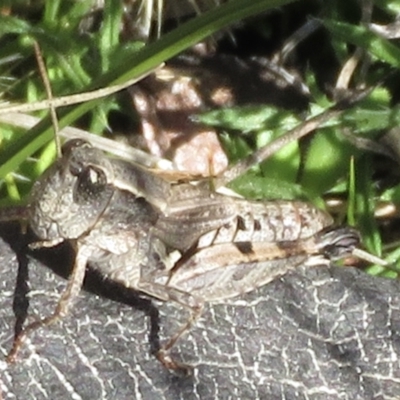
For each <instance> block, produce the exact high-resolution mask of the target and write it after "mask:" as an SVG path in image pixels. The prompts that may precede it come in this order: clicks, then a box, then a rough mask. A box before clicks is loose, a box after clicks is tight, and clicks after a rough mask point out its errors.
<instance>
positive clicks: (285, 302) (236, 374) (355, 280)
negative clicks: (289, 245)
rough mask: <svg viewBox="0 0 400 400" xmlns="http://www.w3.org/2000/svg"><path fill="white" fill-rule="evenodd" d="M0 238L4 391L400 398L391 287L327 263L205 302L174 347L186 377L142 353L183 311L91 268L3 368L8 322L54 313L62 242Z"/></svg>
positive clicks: (0, 376) (398, 311)
mask: <svg viewBox="0 0 400 400" xmlns="http://www.w3.org/2000/svg"><path fill="white" fill-rule="evenodd" d="M0 237H2V238H3V239H2V240H0V262H1V264H0V265H1V269H0V274H1V277H0V285H1V291H0V304H1V307H0V313H1V319H0V348H1V354H2V359H1V360H0V390H1V395H2V398H3V399H24V400H25V399H119V400H123V399H133V398H134V399H163V398H165V399H172V400H174V399H269V400H274V399H313V400H314V399H321V400H322V399H323V400H327V399H343V400H344V399H349V400H350V399H351V400H356V399H363V400H365V399H399V398H400V284H399V282H397V281H392V280H388V279H381V278H376V277H371V276H368V275H366V274H364V273H363V272H360V271H358V270H356V269H353V268H338V267H334V266H332V267H329V268H328V267H315V268H302V267H300V268H299V269H298V270H296V271H295V272H292V273H288V274H287V275H285V276H284V277H282V278H280V279H277V280H275V281H274V282H272V283H271V284H269V285H266V286H265V287H262V288H260V289H258V290H257V291H254V292H252V293H249V294H247V295H245V296H242V297H240V298H236V299H234V300H232V301H229V302H227V303H226V304H213V305H208V306H207V307H206V309H205V312H204V314H203V316H202V318H201V319H200V321H199V322H198V323H197V324H196V326H195V327H194V329H193V330H192V331H191V332H190V334H189V335H187V336H185V337H184V338H183V339H182V340H180V341H179V342H178V345H177V346H176V348H175V349H174V353H173V354H174V355H175V356H176V357H177V358H178V359H180V360H183V361H185V362H186V363H189V364H191V365H193V367H194V373H193V376H191V377H179V376H176V375H174V374H172V373H170V372H169V371H167V370H166V369H165V368H164V367H163V366H162V365H161V364H160V363H159V362H158V361H157V360H156V359H155V358H154V357H153V356H152V355H151V347H152V346H154V344H155V343H156V341H157V336H158V335H159V336H160V340H161V341H162V340H165V338H166V337H167V336H168V334H169V333H170V332H173V331H174V329H176V327H177V326H178V325H179V321H184V319H185V316H186V311H185V310H182V309H180V308H179V307H175V306H173V305H171V304H162V303H160V302H154V301H153V302H150V301H149V300H147V299H145V300H143V299H142V300H141V298H139V297H137V295H136V294H134V293H133V292H130V291H128V290H124V289H123V288H120V287H116V286H115V285H112V284H108V283H106V282H104V281H102V279H100V278H99V277H97V276H95V275H93V274H89V278H88V279H87V282H86V287H85V290H82V292H81V295H80V297H79V299H78V301H77V303H76V304H75V306H74V307H73V310H72V312H71V314H70V315H69V316H68V317H67V318H65V319H64V320H63V321H62V322H60V323H58V324H56V325H54V326H52V327H51V328H46V329H41V330H39V331H37V332H35V334H33V335H32V336H31V337H30V338H29V341H28V342H27V343H26V344H25V346H24V348H23V350H22V351H21V353H20V355H19V359H18V362H17V363H16V364H13V365H7V364H6V363H5V361H4V360H5V356H6V354H7V352H8V351H9V349H10V348H11V344H12V339H13V335H14V332H15V329H16V326H17V329H18V324H20V323H22V322H25V324H26V323H27V321H32V319H33V318H34V316H44V315H48V314H49V313H50V312H51V311H53V310H54V307H55V304H56V303H57V300H58V299H59V294H60V293H61V292H62V290H63V288H64V286H65V283H66V281H65V276H66V275H67V274H68V265H69V263H70V261H71V257H70V253H69V251H68V249H67V248H64V247H62V248H57V249H47V250H41V251H40V252H37V251H36V252H34V253H33V252H27V251H26V244H25V243H26V240H27V239H25V238H24V237H23V236H22V235H20V234H19V229H18V226H17V225H13V224H6V225H4V224H3V225H1V226H0ZM39 256H40V260H41V261H38V259H37V258H38V257H39ZM33 257H35V258H33ZM49 267H51V268H49ZM52 269H53V270H54V271H57V273H58V274H61V276H59V275H58V274H56V273H55V272H54V271H53V270H52ZM62 276H64V277H62ZM28 278H29V279H28ZM28 282H29V288H30V291H29V290H28ZM151 304H154V305H155V307H154V306H152V305H151ZM157 310H159V312H157ZM26 316H27V317H26ZM25 317H26V318H25ZM16 321H17V325H16ZM0 398H1V397H0Z"/></svg>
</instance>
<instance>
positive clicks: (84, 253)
mask: <svg viewBox="0 0 400 400" xmlns="http://www.w3.org/2000/svg"><path fill="white" fill-rule="evenodd" d="M35 247H38V246H35ZM42 247H49V245H47V244H46V246H42ZM74 247H76V257H75V262H74V266H73V269H72V272H71V275H70V277H69V280H68V284H67V286H66V288H65V290H64V292H63V293H62V295H61V298H60V300H59V302H58V304H57V307H56V309H55V310H54V312H53V314H51V315H49V316H47V317H44V318H42V319H40V320H38V321H34V322H32V323H30V324H29V325H28V326H26V327H25V328H24V329H23V330H22V331H21V332H19V333H18V334H17V335H16V336H15V338H14V342H13V346H12V348H11V350H10V352H9V353H8V355H7V362H8V363H13V362H15V360H16V358H17V356H18V353H19V351H20V349H21V347H22V346H23V345H24V343H25V341H26V339H27V338H28V336H29V335H31V334H32V333H33V332H34V331H36V330H38V329H40V328H43V327H46V326H49V325H52V324H54V323H56V322H58V321H59V320H60V319H61V318H64V317H65V316H66V315H67V314H68V313H69V311H70V309H71V306H72V305H73V303H74V301H75V299H76V298H77V296H78V294H79V291H80V289H81V287H82V283H83V279H84V277H85V270H86V264H87V260H88V256H89V254H90V253H91V250H90V249H89V247H88V246H85V245H79V244H77V243H75V246H74Z"/></svg>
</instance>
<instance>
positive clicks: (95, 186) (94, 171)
mask: <svg viewBox="0 0 400 400" xmlns="http://www.w3.org/2000/svg"><path fill="white" fill-rule="evenodd" d="M106 187H107V176H106V174H105V172H104V171H103V170H102V169H101V168H98V167H94V166H92V165H90V166H86V167H85V168H82V170H81V172H80V173H79V175H78V180H77V182H76V186H75V190H74V200H75V201H76V202H77V203H82V202H87V201H90V200H93V199H94V198H96V197H97V196H99V195H100V194H101V193H102V192H104V190H105V189H106Z"/></svg>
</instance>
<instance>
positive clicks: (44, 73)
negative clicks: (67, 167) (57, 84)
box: [33, 40, 61, 157]
mask: <svg viewBox="0 0 400 400" xmlns="http://www.w3.org/2000/svg"><path fill="white" fill-rule="evenodd" d="M33 47H34V49H35V56H36V61H37V63H38V66H39V71H40V76H41V77H42V80H43V84H44V87H45V89H46V94H47V98H48V100H49V108H50V115H51V121H52V123H53V129H54V140H55V143H56V150H57V156H58V157H60V156H61V145H60V140H59V137H58V132H59V130H60V129H59V125H58V119H57V113H56V107H55V106H54V103H53V100H54V98H53V91H52V90H51V85H50V80H49V75H48V74H47V69H46V65H45V63H44V60H43V55H42V51H41V50H40V46H39V43H38V42H37V41H36V40H35V41H34V42H33Z"/></svg>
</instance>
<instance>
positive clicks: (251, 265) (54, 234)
mask: <svg viewBox="0 0 400 400" xmlns="http://www.w3.org/2000/svg"><path fill="white" fill-rule="evenodd" d="M331 116H332V111H331V114H329V113H327V114H326V115H325V116H323V117H324V118H325V119H327V118H330V117H331ZM324 118H322V117H320V118H319V119H316V120H315V121H314V122H315V123H317V125H318V124H320V123H321V122H322V121H323V120H324ZM311 122H312V121H311ZM311 122H308V124H309V125H308V128H307V129H308V130H307V129H305V130H304V129H303V130H302V131H301V132H300V131H299V130H297V131H296V132H297V133H291V136H290V140H293V138H298V137H300V136H304V135H305V134H307V133H308V132H309V131H310V130H312V129H314V128H315V126H317V125H315V124H314V125H313V124H312V123H311ZM288 138H289V137H286V139H285V138H283V139H282V138H281V139H278V141H277V142H276V143H274V144H273V145H272V146H271V145H270V147H269V149H268V150H267V151H265V150H264V153H259V154H257V155H256V156H254V155H253V156H252V159H251V160H250V161H249V160H248V161H247V165H249V164H251V163H252V162H254V161H255V162H258V161H259V158H265V157H266V156H268V154H270V153H271V152H273V151H275V150H276V149H277V148H279V147H282V146H283V145H284V144H285V143H286V142H288V140H289V139H288ZM274 146H275V147H274ZM243 165H245V164H242V167H243ZM245 168H247V167H245ZM242 169H243V168H242ZM239 170H240V168H236V169H232V170H230V171H228V172H229V173H230V175H229V173H227V174H226V175H225V176H224V177H222V178H221V180H220V181H218V180H216V183H217V186H218V185H219V184H220V183H221V182H222V183H223V182H224V180H225V181H226V180H228V179H231V178H232V175H235V174H237V173H238V172H237V171H239ZM232 171H233V172H232ZM235 171H236V172H235ZM24 213H25V217H26V219H27V221H28V223H29V225H30V227H31V229H32V230H33V231H34V233H35V234H36V235H37V237H38V238H39V240H40V241H39V242H36V243H33V244H32V245H31V247H32V248H38V247H52V246H55V245H57V244H58V243H60V242H63V241H68V242H70V243H71V244H72V246H73V248H74V249H75V252H76V257H75V262H74V266H73V269H72V273H71V276H70V278H69V281H68V284H67V287H66V289H65V291H64V292H63V294H62V296H61V299H60V301H59V303H58V305H57V308H56V310H55V311H54V313H53V314H52V315H50V316H48V317H45V318H43V319H42V320H39V321H36V322H33V323H31V324H30V325H28V326H27V327H25V329H24V330H23V331H22V332H21V333H20V334H19V335H17V337H16V338H15V340H14V344H13V347H12V350H11V352H10V354H9V355H8V361H10V362H12V361H14V360H15V358H16V356H17V353H18V351H19V350H20V348H21V346H22V344H23V342H24V340H25V338H26V337H27V336H28V335H29V334H30V333H31V332H32V331H34V330H36V329H38V328H40V327H43V326H45V325H49V324H52V323H54V322H56V321H57V320H58V319H60V318H62V317H64V316H65V315H66V314H67V313H68V311H69V309H70V306H71V305H72V303H73V300H74V299H75V298H76V296H77V295H78V293H79V290H80V288H81V286H82V282H83V278H84V275H85V269H86V265H87V264H88V263H90V265H91V266H92V268H95V269H97V270H98V271H100V272H101V273H102V274H103V275H104V276H105V277H107V278H108V279H111V280H114V281H118V282H120V283H122V284H123V285H125V286H126V287H128V288H132V289H134V290H138V291H140V292H143V293H145V294H147V295H150V296H152V297H155V298H157V299H160V300H163V301H172V302H174V303H177V304H179V305H182V306H184V307H186V308H187V309H188V310H189V311H190V316H189V318H188V321H187V323H186V324H185V325H184V326H183V327H182V328H181V329H179V331H178V332H177V333H176V334H174V335H173V336H172V337H171V338H170V339H169V340H168V341H167V342H166V343H165V344H164V345H163V346H162V347H161V349H160V350H159V351H158V354H157V357H158V358H159V360H160V361H161V362H162V363H163V364H164V365H165V366H166V367H168V368H170V369H175V370H176V369H185V366H184V365H183V364H180V363H179V362H177V361H175V360H174V359H172V357H171V356H170V350H171V348H172V346H173V345H174V344H175V342H176V341H177V340H178V338H179V337H180V336H181V335H182V334H184V333H185V332H186V331H187V330H188V329H189V328H190V326H191V325H192V324H193V323H194V321H195V320H196V319H197V318H198V317H199V316H200V315H201V312H202V309H203V306H204V304H205V302H209V301H216V300H223V299H227V298H230V297H234V296H238V295H240V294H242V293H246V292H249V291H252V290H254V289H255V288H258V287H260V286H262V285H265V284H267V283H268V282H270V281H271V280H273V279H274V278H276V277H277V276H280V275H283V274H284V273H286V272H287V271H288V270H290V269H293V268H296V266H298V265H300V264H307V265H313V264H318V265H321V264H324V263H329V262H330V261H331V259H336V258H340V257H343V256H346V255H347V254H350V253H351V252H352V250H353V249H354V248H355V247H357V246H358V245H359V236H358V233H357V232H356V231H355V230H354V229H352V228H348V227H344V228H335V227H333V226H332V224H333V220H332V218H331V217H330V216H329V215H328V214H327V213H326V212H324V211H322V210H319V209H317V208H315V207H314V206H312V205H310V204H308V203H304V202H297V201H262V202H261V201H260V202H258V201H248V200H245V199H242V198H239V197H234V196H228V195H223V194H219V193H218V192H217V191H214V190H212V189H210V182H209V181H208V180H205V181H204V180H203V181H202V180H200V181H198V182H175V183H171V182H169V181H168V180H165V179H164V178H162V177H160V176H158V175H156V174H154V173H151V172H150V171H149V170H148V169H146V168H144V167H141V166H138V165H135V164H131V163H129V162H127V161H125V160H121V159H116V158H112V157H110V156H107V155H106V154H105V153H104V152H102V151H101V150H99V149H97V148H95V147H93V146H92V145H90V144H89V143H88V142H86V141H83V140H81V139H73V140H70V141H68V142H66V144H65V145H64V147H63V154H62V157H61V158H60V159H59V160H57V161H56V162H55V163H54V164H53V165H52V166H51V167H50V168H49V169H48V170H47V172H46V173H45V174H44V175H43V177H41V178H40V179H39V180H38V181H37V182H36V183H35V184H34V186H33V189H32V192H31V197H30V201H29V204H28V206H27V208H26V209H24Z"/></svg>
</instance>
